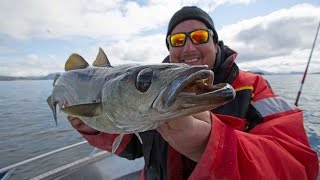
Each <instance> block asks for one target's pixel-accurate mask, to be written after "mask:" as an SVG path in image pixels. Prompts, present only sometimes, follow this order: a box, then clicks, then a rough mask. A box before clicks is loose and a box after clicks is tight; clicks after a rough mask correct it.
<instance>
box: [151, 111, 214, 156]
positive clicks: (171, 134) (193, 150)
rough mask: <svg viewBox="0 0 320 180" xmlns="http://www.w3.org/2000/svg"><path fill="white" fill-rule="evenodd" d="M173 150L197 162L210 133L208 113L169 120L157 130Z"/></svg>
mask: <svg viewBox="0 0 320 180" xmlns="http://www.w3.org/2000/svg"><path fill="white" fill-rule="evenodd" d="M157 131H158V132H159V133H160V134H161V136H162V138H163V139H165V140H166V141H167V142H168V143H169V144H170V145H171V146H172V147H173V148H175V149H176V150H177V151H179V152H180V153H182V154H184V155H185V156H187V157H188V158H189V159H191V160H193V161H196V162H198V161H199V160H200V158H201V155H202V154H203V151H204V150H205V148H206V146H207V143H208V140H209V135H210V132H211V116H210V113H209V111H205V112H202V113H198V114H194V115H191V116H187V117H181V118H177V119H171V120H169V121H167V122H166V123H164V124H162V125H161V126H159V127H158V128H157Z"/></svg>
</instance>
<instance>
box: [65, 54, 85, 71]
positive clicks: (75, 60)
mask: <svg viewBox="0 0 320 180" xmlns="http://www.w3.org/2000/svg"><path fill="white" fill-rule="evenodd" d="M88 66H89V64H88V63H87V61H86V60H84V59H83V57H82V56H80V55H79V54H76V53H73V54H71V55H70V57H69V58H68V60H67V62H66V64H65V65H64V70H65V71H70V70H73V69H85V68H87V67H88Z"/></svg>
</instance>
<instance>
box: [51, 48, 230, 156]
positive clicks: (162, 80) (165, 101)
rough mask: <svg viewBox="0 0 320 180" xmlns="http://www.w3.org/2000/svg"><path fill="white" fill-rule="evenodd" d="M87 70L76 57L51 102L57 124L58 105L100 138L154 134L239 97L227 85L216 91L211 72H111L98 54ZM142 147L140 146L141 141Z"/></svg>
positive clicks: (157, 67) (141, 68)
mask: <svg viewBox="0 0 320 180" xmlns="http://www.w3.org/2000/svg"><path fill="white" fill-rule="evenodd" d="M93 65H94V66H89V64H88V63H87V62H86V61H85V60H84V59H83V58H82V57H81V56H80V55H78V54H72V55H71V56H70V57H69V59H68V60H67V62H66V64H65V70H66V72H64V73H63V74H61V75H60V76H59V77H58V78H57V79H56V80H55V81H54V85H53V86H54V87H53V91H52V94H51V95H50V96H49V98H48V104H49V105H50V107H51V109H52V111H53V114H54V119H55V121H56V122H57V114H56V105H57V104H58V105H59V108H60V110H61V111H62V112H64V113H66V114H68V115H71V116H75V117H79V118H80V119H81V120H83V121H84V122H85V123H86V124H87V125H88V126H90V127H92V128H94V129H97V130H99V131H102V132H106V133H111V134H120V136H118V138H117V139H116V140H115V142H114V143H113V148H112V151H113V152H114V151H115V150H116V149H117V147H118V145H119V144H120V142H121V139H122V137H123V135H124V134H128V133H135V134H136V135H137V137H138V138H139V140H140V141H141V138H140V136H139V134H138V132H143V131H147V130H152V129H155V128H156V127H158V126H159V124H161V123H163V122H165V121H166V120H167V119H172V118H176V117H182V116H188V115H191V114H194V113H198V112H202V111H206V110H210V109H214V108H217V107H219V106H221V105H223V104H225V103H227V102H229V101H231V100H232V99H233V98H234V96H235V91H234V89H233V88H232V87H231V86H230V85H229V84H226V83H222V84H217V85H213V78H214V76H213V72H212V71H211V70H208V69H207V66H205V65H197V66H189V65H186V64H173V63H167V64H164V63H163V64H152V65H136V64H130V65H119V66H115V67H112V66H111V65H110V62H109V61H108V58H107V56H106V55H105V53H104V52H103V50H102V49H101V48H100V49H99V53H98V56H97V58H96V60H95V61H94V63H93ZM141 143H142V141H141Z"/></svg>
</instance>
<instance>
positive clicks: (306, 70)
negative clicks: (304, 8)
mask: <svg viewBox="0 0 320 180" xmlns="http://www.w3.org/2000/svg"><path fill="white" fill-rule="evenodd" d="M319 28H320V21H319V25H318V29H317V32H316V37H315V38H314V41H313V45H312V48H311V52H310V56H309V60H308V63H307V67H306V69H305V71H304V73H303V77H302V81H301V85H300V89H299V92H298V95H297V98H296V102H295V103H294V105H296V106H298V101H299V98H300V95H301V91H302V89H303V84H304V80H305V79H306V76H307V72H308V68H309V64H310V60H311V57H312V53H313V49H314V47H315V44H316V41H317V37H318V32H319Z"/></svg>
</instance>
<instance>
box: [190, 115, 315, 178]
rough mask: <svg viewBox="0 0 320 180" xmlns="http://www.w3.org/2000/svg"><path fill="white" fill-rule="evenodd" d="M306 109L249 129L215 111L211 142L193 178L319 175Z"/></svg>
mask: <svg viewBox="0 0 320 180" xmlns="http://www.w3.org/2000/svg"><path fill="white" fill-rule="evenodd" d="M302 120H303V115H302V111H298V112H294V113H291V114H288V115H286V116H281V117H278V118H276V119H273V120H272V121H267V122H265V123H262V124H260V125H258V126H256V127H255V128H254V129H252V130H251V131H250V132H249V133H246V132H243V131H239V130H236V129H234V128H233V127H231V126H230V125H228V123H224V122H222V121H226V122H235V121H238V122H239V121H241V120H240V119H237V118H234V117H230V116H223V115H217V116H215V115H213V114H212V123H213V126H212V130H211V134H210V139H209V142H208V145H207V147H206V149H205V151H204V153H203V155H202V157H201V159H200V161H199V162H198V164H197V166H196V167H195V169H194V170H193V172H192V174H191V176H190V179H212V178H213V177H214V179H301V180H302V179H310V180H311V179H317V174H318V169H319V165H318V156H317V154H316V153H315V152H314V151H313V150H312V149H311V148H310V145H309V142H308V138H307V136H306V134H305V131H304V127H303V121H302Z"/></svg>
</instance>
